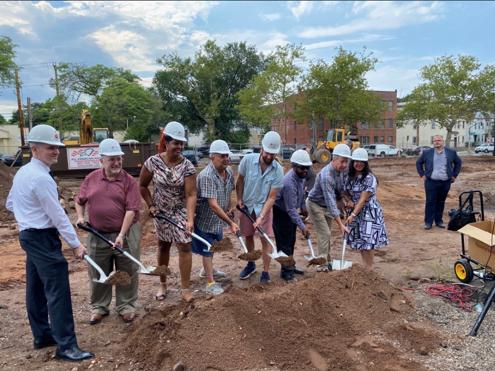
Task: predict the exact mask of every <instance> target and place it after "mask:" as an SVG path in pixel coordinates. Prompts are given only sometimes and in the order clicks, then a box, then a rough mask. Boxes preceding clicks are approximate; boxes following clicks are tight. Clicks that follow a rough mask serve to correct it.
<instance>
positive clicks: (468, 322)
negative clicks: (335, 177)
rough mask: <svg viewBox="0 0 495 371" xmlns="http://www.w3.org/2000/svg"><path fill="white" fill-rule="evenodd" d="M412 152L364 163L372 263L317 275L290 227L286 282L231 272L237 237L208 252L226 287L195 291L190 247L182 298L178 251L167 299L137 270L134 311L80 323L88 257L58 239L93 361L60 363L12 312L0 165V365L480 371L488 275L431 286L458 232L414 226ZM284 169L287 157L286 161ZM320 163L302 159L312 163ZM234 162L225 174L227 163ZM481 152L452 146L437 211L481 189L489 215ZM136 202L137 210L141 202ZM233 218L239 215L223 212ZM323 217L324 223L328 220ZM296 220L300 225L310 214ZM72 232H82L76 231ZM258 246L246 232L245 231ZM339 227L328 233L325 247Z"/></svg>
mask: <svg viewBox="0 0 495 371" xmlns="http://www.w3.org/2000/svg"><path fill="white" fill-rule="evenodd" d="M415 160H416V158H415V157H410V158H385V159H381V158H379V159H373V160H371V161H370V167H371V169H372V170H373V172H374V173H375V175H376V176H377V178H378V181H379V186H378V199H379V200H380V202H381V204H382V207H383V210H384V214H385V223H386V227H387V230H388V233H389V239H390V244H389V245H388V246H387V247H386V248H384V249H381V250H380V251H379V252H377V254H376V262H375V269H374V271H373V272H368V271H366V270H365V269H363V267H362V266H361V258H360V256H359V254H358V253H355V252H352V251H351V252H350V253H349V255H348V259H350V260H352V261H353V266H352V268H350V269H346V270H341V271H333V272H328V273H316V272H315V269H314V267H307V266H306V260H305V259H304V255H305V254H307V253H308V249H307V245H306V242H305V240H304V238H303V237H302V235H300V234H299V233H298V236H297V242H296V250H295V255H294V257H295V260H296V264H297V266H298V267H300V268H303V269H304V270H305V274H304V275H303V276H299V277H298V278H297V280H296V282H292V283H286V282H285V281H283V280H281V279H280V278H279V270H280V269H279V264H278V263H277V262H275V261H272V263H271V266H270V270H271V272H272V277H273V279H272V282H271V283H270V284H269V285H260V284H259V279H258V274H257V275H255V276H253V277H252V278H251V279H248V280H246V281H240V280H239V278H238V277H239V272H240V270H241V269H242V266H243V262H242V261H241V260H239V259H238V258H237V256H238V255H239V253H240V252H241V250H240V246H238V243H237V240H236V239H235V238H234V237H233V236H232V235H231V234H230V232H229V231H228V230H225V236H226V237H227V238H229V239H231V242H232V245H233V250H232V251H225V252H221V253H218V254H216V257H215V265H216V266H217V267H218V268H219V269H221V270H223V271H224V272H226V273H227V276H228V278H227V279H226V280H224V281H222V282H221V283H222V286H223V288H224V289H225V291H226V292H225V293H224V294H222V295H220V296H217V297H214V298H211V297H207V296H206V295H205V294H204V292H203V290H202V288H203V287H204V279H202V278H200V277H199V275H198V273H199V269H200V268H201V260H200V257H198V256H194V257H193V272H192V275H191V285H192V288H193V290H194V296H195V300H194V302H193V303H190V304H186V303H184V302H182V301H181V300H180V293H179V274H178V261H177V260H178V254H177V252H176V250H175V248H173V253H172V256H171V261H170V269H171V271H172V273H171V276H170V279H169V281H168V282H169V291H170V293H169V295H168V296H167V298H166V299H165V300H164V301H156V300H155V298H154V294H155V292H156V289H157V285H158V281H157V278H156V277H153V276H144V277H143V276H141V278H140V287H139V310H138V317H137V318H136V320H135V321H134V322H133V323H130V324H126V323H124V322H122V321H121V320H120V319H119V318H118V316H117V315H116V314H115V312H114V311H113V307H112V308H111V312H110V316H109V317H107V318H105V320H104V321H103V322H102V323H101V324H99V325H98V326H90V325H89V323H88V315H89V312H90V309H89V298H88V291H89V288H88V287H89V280H88V273H87V266H86V264H85V263H84V262H81V261H77V260H76V259H75V258H74V257H73V255H72V253H71V252H70V251H69V249H68V247H67V246H64V254H65V256H66V258H67V260H68V261H69V271H70V284H71V291H72V305H73V312H74V317H75V321H76V332H77V336H78V341H79V344H80V345H81V346H83V347H85V348H87V349H90V350H92V351H93V352H95V354H96V357H95V358H94V359H92V360H87V361H83V362H81V363H77V364H70V363H66V362H62V361H59V360H56V359H54V355H53V351H52V350H46V349H43V350H33V349H32V347H31V342H32V336H31V332H30V329H29V324H28V320H27V315H26V308H25V253H24V251H23V250H22V249H21V248H20V245H19V241H18V230H17V226H16V223H15V220H14V218H13V215H12V214H11V213H9V212H8V211H7V210H6V209H5V207H4V205H5V200H6V197H7V194H8V191H9V189H10V187H11V182H12V178H13V175H14V174H15V171H14V170H12V169H11V168H8V167H6V166H4V165H3V164H0V166H1V167H0V218H1V219H0V220H1V223H0V240H1V241H2V243H1V249H2V259H1V262H0V328H1V332H0V368H1V369H2V370H84V369H101V370H210V371H213V370H428V369H431V370H466V369H467V370H489V369H494V368H495V351H494V349H495V343H494V339H495V336H494V335H495V326H494V324H495V316H494V315H493V311H489V312H488V313H487V315H486V318H485V319H484V322H483V323H482V325H481V327H480V329H479V332H478V334H477V336H475V337H474V336H467V334H468V333H469V331H470V329H471V327H472V326H473V325H474V322H475V320H476V317H477V316H478V312H477V311H476V304H478V303H481V304H483V300H484V298H486V293H487V292H488V291H489V289H490V288H491V285H492V282H490V281H482V280H479V279H477V278H475V279H474V280H473V282H471V283H470V284H469V285H463V286H464V287H465V288H466V292H465V293H464V295H461V294H459V292H457V296H455V297H454V296H451V297H450V300H447V299H445V298H444V297H442V296H445V295H442V290H444V291H447V290H448V289H449V288H451V287H452V286H455V285H454V284H459V281H458V280H457V279H456V276H455V275H454V270H453V265H454V262H455V261H456V260H457V259H458V258H459V254H460V252H461V240H460V234H459V233H457V232H454V231H448V230H446V229H440V228H433V229H432V230H430V231H425V230H424V229H423V215H424V214H423V212H424V189H423V184H422V181H421V179H420V178H419V177H418V175H417V172H416V168H415ZM284 165H285V168H286V170H287V169H288V167H289V166H290V164H288V163H285V164H284ZM320 169H321V165H315V170H317V171H319V170H320ZM234 170H235V171H236V172H237V169H236V167H235V166H234ZM494 171H495V158H494V157H492V156H464V157H463V167H462V171H461V173H460V176H459V177H458V179H457V181H456V182H455V183H454V184H453V185H452V188H451V191H450V193H449V197H448V199H447V204H446V211H448V210H450V209H452V208H456V207H458V199H457V197H458V195H459V194H460V193H461V192H463V191H466V190H481V191H482V192H483V195H484V201H485V202H484V211H485V220H493V218H494V216H495V213H494V211H495V191H494V189H495V181H494V180H493V179H492V178H493V177H492V176H491V175H492V174H493V173H494ZM81 182H82V179H81V178H80V177H78V178H74V177H70V176H63V177H59V178H58V179H57V184H58V186H59V193H60V194H61V196H62V198H63V199H64V200H65V203H64V206H65V209H66V210H67V212H68V214H69V217H70V219H71V220H72V221H73V222H75V219H76V214H75V210H74V195H75V194H77V192H78V190H79V185H80V184H81ZM142 210H143V211H144V210H146V206H145V205H144V203H143V207H142ZM236 217H238V216H236ZM141 227H142V240H141V249H142V253H141V260H142V261H143V263H144V264H145V265H148V264H150V265H153V264H156V249H157V247H156V236H155V232H154V227H153V223H152V221H151V220H150V217H149V216H148V215H147V213H146V212H142V213H141ZM334 227H335V226H334ZM309 228H310V229H311V228H312V226H311V224H309ZM78 233H79V235H80V237H81V238H82V240H83V241H84V237H85V233H84V232H81V231H80V230H79V231H78ZM256 243H257V244H259V240H256ZM341 245H342V237H341V236H340V235H339V233H338V232H337V230H336V229H334V230H333V232H332V241H331V249H332V255H338V254H339V251H340V247H339V246H341Z"/></svg>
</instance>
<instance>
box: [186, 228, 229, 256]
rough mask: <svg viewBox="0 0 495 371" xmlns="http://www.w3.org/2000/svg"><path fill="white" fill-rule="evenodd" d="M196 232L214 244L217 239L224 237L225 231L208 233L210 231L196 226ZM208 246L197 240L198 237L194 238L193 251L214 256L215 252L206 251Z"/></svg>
mask: <svg viewBox="0 0 495 371" xmlns="http://www.w3.org/2000/svg"><path fill="white" fill-rule="evenodd" d="M194 233H196V234H197V235H198V236H200V237H203V238H204V239H205V240H206V241H208V242H209V243H210V244H213V242H215V241H220V240H221V239H223V232H220V233H208V232H203V231H202V230H201V229H199V228H198V227H196V226H194ZM206 249H207V246H206V245H205V244H204V243H203V242H201V241H199V240H197V239H196V238H194V237H193V238H192V252H193V253H195V254H198V255H201V256H207V257H210V256H213V253H212V252H210V251H206Z"/></svg>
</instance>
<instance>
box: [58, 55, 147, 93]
mask: <svg viewBox="0 0 495 371" xmlns="http://www.w3.org/2000/svg"><path fill="white" fill-rule="evenodd" d="M54 68H55V69H56V75H57V78H56V79H55V78H53V79H50V86H51V87H52V88H54V89H55V90H56V91H58V92H60V94H62V95H64V96H65V97H66V98H67V99H69V100H71V101H77V100H79V98H80V96H81V94H84V95H88V96H90V97H91V98H95V97H97V96H98V95H99V94H101V92H102V91H103V89H104V88H105V86H106V85H107V84H108V82H109V81H110V80H111V79H113V78H114V77H116V76H118V77H121V78H123V79H125V80H127V81H129V82H136V81H138V77H137V76H136V75H134V74H133V73H132V72H130V71H128V70H124V69H122V68H111V67H106V66H103V65H101V64H97V65H95V66H90V67H86V66H83V65H80V64H75V63H59V64H56V65H55V66H54Z"/></svg>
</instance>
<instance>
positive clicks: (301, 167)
mask: <svg viewBox="0 0 495 371" xmlns="http://www.w3.org/2000/svg"><path fill="white" fill-rule="evenodd" d="M297 168H298V169H299V170H309V168H310V166H301V165H297Z"/></svg>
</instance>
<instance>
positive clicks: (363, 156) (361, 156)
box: [352, 148, 368, 161]
mask: <svg viewBox="0 0 495 371" xmlns="http://www.w3.org/2000/svg"><path fill="white" fill-rule="evenodd" d="M352 159H353V160H354V161H368V152H367V151H366V150H365V149H364V148H357V149H355V150H354V152H352Z"/></svg>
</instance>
